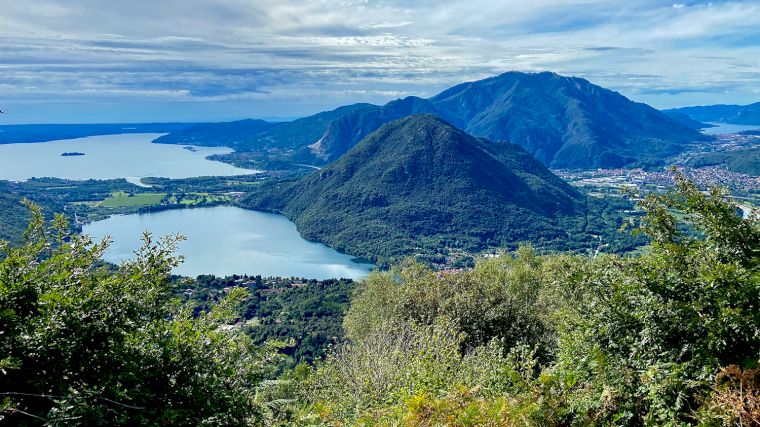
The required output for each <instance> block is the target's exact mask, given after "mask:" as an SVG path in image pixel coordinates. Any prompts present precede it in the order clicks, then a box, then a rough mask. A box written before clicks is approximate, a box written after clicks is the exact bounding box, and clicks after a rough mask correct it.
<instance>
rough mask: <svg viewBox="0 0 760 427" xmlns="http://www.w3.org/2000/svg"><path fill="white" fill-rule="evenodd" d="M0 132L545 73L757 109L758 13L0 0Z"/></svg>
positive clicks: (368, 97)
mask: <svg viewBox="0 0 760 427" xmlns="http://www.w3.org/2000/svg"><path fill="white" fill-rule="evenodd" d="M0 10H1V11H2V13H1V14H0V69H1V70H2V74H1V76H2V77H1V78H0V109H3V110H4V111H6V113H7V114H6V115H0V124H5V123H46V122H47V123H52V122H55V123H66V122H69V123H70V122H129V121H133V122H137V121H142V122H144V121H215V120H230V119H237V118H244V117H264V118H272V117H295V116H303V115H307V114H311V113H315V112H318V111H321V110H325V109H330V108H334V107H337V106H339V105H344V104H348V103H353V102H372V103H384V102H387V101H389V100H391V99H395V98H399V97H403V96H408V95H417V96H423V97H428V96H432V95H434V94H435V93H437V92H438V91H440V90H442V89H444V88H446V87H448V86H450V85H453V84H456V83H460V82H462V81H468V80H475V79H479V78H483V77H487V76H490V75H494V74H498V73H501V72H504V71H508V70H518V71H544V70H549V71H555V72H557V73H560V74H564V75H575V76H580V77H584V78H587V79H588V80H590V81H592V82H593V83H596V84H599V85H602V86H605V87H608V88H611V89H614V90H617V91H619V92H621V93H623V94H624V95H626V96H628V97H630V98H632V99H634V100H636V101H641V102H646V103H649V104H651V105H653V106H655V107H658V108H667V107H675V106H686V105H697V104H714V103H742V104H746V103H751V102H757V101H760V1H758V0H754V1H713V2H702V1H679V2H677V3H674V2H672V1H657V0H642V1H621V0H615V1H596V0H530V1H512V0H501V1H478V0H469V1H447V0H419V1H400V0H378V1H369V0H302V1H291V0H216V1H209V0H150V1H147V0H129V1H121V0H111V1H108V2H105V1H102V0H36V1H34V2H21V1H17V0H0Z"/></svg>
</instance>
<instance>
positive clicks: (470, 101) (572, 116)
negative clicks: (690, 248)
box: [157, 72, 707, 168]
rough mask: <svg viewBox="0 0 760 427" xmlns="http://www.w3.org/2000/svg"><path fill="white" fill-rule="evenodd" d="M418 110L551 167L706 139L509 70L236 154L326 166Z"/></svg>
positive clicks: (315, 125)
mask: <svg viewBox="0 0 760 427" xmlns="http://www.w3.org/2000/svg"><path fill="white" fill-rule="evenodd" d="M418 113H431V114H436V115H438V116H440V117H442V118H444V119H445V120H446V121H448V122H449V123H451V124H453V125H455V126H457V127H459V128H460V129H462V130H465V131H466V132H468V133H470V134H472V135H475V136H481V137H485V138H488V139H491V140H506V141H510V142H513V143H516V144H519V145H521V146H522V147H524V148H525V149H526V150H527V151H528V152H529V153H530V154H532V155H534V156H536V157H537V158H538V159H539V160H540V161H541V162H542V163H544V165H546V166H550V167H553V168H597V167H619V166H624V165H629V164H660V163H662V161H663V159H664V158H666V157H668V156H672V155H675V154H678V153H679V152H680V151H681V150H682V149H683V146H684V144H687V143H690V142H692V141H699V140H704V139H707V137H705V136H704V135H702V134H701V133H699V132H698V131H697V130H695V127H694V125H693V124H689V123H684V122H683V121H681V120H676V119H674V118H672V117H669V116H667V115H665V114H663V113H662V112H660V111H658V110H656V109H654V108H652V107H650V106H648V105H646V104H641V103H636V102H633V101H631V100H629V99H628V98H625V97H624V96H622V95H620V94H618V93H617V92H613V91H610V90H607V89H604V88H602V87H599V86H596V85H593V84H591V83H590V82H588V81H587V80H585V79H581V78H576V77H563V76H559V75H557V74H554V73H548V72H544V73H536V74H529V73H519V72H507V73H504V74H501V75H499V76H496V77H491V78H488V79H483V80H478V81H475V82H469V83H462V84H459V85H456V86H454V87H452V88H449V89H447V90H445V91H443V92H441V93H440V94H438V95H436V96H434V97H432V98H430V99H423V98H419V97H407V98H403V99H398V100H395V101H391V102H389V103H388V104H386V105H384V106H382V107H380V106H376V105H371V104H355V105H352V106H347V107H342V108H339V109H336V110H332V111H330V112H325V113H320V114H317V115H314V116H310V117H306V118H303V119H299V120H296V121H293V122H287V123H281V124H277V125H274V126H273V127H272V128H270V129H269V130H265V131H263V132H261V133H257V134H255V135H251V136H250V138H249V139H247V142H245V143H241V144H240V145H239V148H238V149H239V150H262V149H272V148H276V149H279V150H280V152H279V153H278V155H280V156H282V158H283V159H285V160H287V159H290V160H291V161H297V162H302V163H310V164H315V165H323V164H326V163H329V162H330V161H333V160H335V159H337V158H338V157H340V156H341V155H342V154H343V153H345V152H346V151H347V150H348V149H350V148H351V147H352V146H353V145H355V144H356V143H357V142H359V141H360V140H361V139H362V138H363V137H364V136H366V135H368V134H369V133H371V132H373V131H375V130H376V129H378V128H379V127H380V126H382V125H383V124H385V123H388V122H389V121H392V120H395V119H398V118H402V117H406V116H409V115H411V114H418ZM275 129H276V130H277V131H276V132H275V131H274V130H275ZM296 135H297V136H298V137H296ZM172 138H173V136H172V135H168V136H166V137H162V138H160V139H159V140H157V142H168V141H169V140H170V139H172ZM175 143H183V142H179V141H178V142H175Z"/></svg>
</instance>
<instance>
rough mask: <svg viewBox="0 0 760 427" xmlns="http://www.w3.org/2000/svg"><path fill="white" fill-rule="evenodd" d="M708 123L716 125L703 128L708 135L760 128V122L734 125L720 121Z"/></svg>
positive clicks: (703, 131)
mask: <svg viewBox="0 0 760 427" xmlns="http://www.w3.org/2000/svg"><path fill="white" fill-rule="evenodd" d="M708 124H711V125H713V126H714V127H711V128H706V129H702V133H705V134H707V135H720V134H723V133H737V132H742V131H745V130H755V129H760V124H757V125H733V124H730V123H718V122H710V123H708Z"/></svg>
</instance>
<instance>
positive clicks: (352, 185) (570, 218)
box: [243, 114, 586, 260]
mask: <svg viewBox="0 0 760 427" xmlns="http://www.w3.org/2000/svg"><path fill="white" fill-rule="evenodd" d="M585 203H586V199H585V197H584V195H582V194H581V193H579V192H578V191H577V190H575V189H573V188H572V187H571V186H569V185H568V184H567V183H565V182H564V181H563V180H561V179H560V178H558V177H557V176H555V175H554V174H552V173H551V172H550V171H549V170H548V169H546V167H544V166H543V165H542V164H541V163H539V162H538V161H537V160H535V159H534V158H533V157H532V156H530V154H528V153H527V152H526V151H525V150H523V149H522V148H520V147H519V146H517V145H514V144H509V143H502V142H491V141H488V140H484V139H478V138H475V137H472V136H470V135H468V134H466V133H465V132H463V131H461V130H459V129H457V128H455V127H454V126H452V125H450V124H448V123H447V122H445V121H444V120H442V119H441V118H439V117H437V116H434V115H430V114H424V115H413V116H410V117H407V118H404V119H400V120H397V121H394V122H391V123H389V124H386V125H384V126H382V127H381V128H380V129H379V130H377V131H375V132H373V133H372V134H370V135H369V136H367V137H366V138H364V139H363V140H362V141H361V142H360V143H358V144H357V145H356V146H355V147H353V148H352V149H351V150H349V151H348V152H347V153H346V154H345V155H343V156H342V157H341V158H340V159H338V160H336V161H335V162H333V163H331V164H330V165H328V166H327V167H325V168H323V169H321V170H319V171H315V172H314V173H312V174H310V175H308V176H306V177H304V178H303V179H301V180H298V181H290V182H280V183H270V184H264V185H262V187H261V188H259V189H258V190H256V191H254V192H253V193H252V194H251V195H249V196H248V197H247V198H246V199H245V200H244V202H243V204H244V205H245V206H247V207H249V208H253V209H260V210H267V211H273V212H278V213H283V214H285V215H286V216H288V217H289V218H291V219H292V220H293V221H294V222H295V223H296V225H297V226H298V228H299V231H300V232H301V234H302V235H303V236H304V237H305V238H308V239H312V240H318V241H321V242H324V243H327V244H328V245H330V246H331V247H335V248H338V249H342V250H345V251H348V252H350V253H353V254H356V255H361V256H365V257H368V258H371V259H375V260H377V259H385V260H387V259H389V258H392V257H396V256H403V255H408V254H411V253H414V252H418V251H423V252H424V249H421V247H424V246H426V245H427V244H429V246H431V247H434V246H440V245H442V246H444V247H445V246H448V247H455V248H464V249H478V248H483V247H487V246H495V247H496V246H508V245H511V244H515V243H517V242H520V241H532V242H534V243H535V244H537V245H539V246H557V245H559V246H562V244H563V243H567V242H568V241H569V240H571V239H574V238H576V236H573V237H569V236H570V235H572V234H573V233H576V232H579V231H580V230H581V228H582V227H583V225H584V223H585V218H584V215H585V212H586V206H585Z"/></svg>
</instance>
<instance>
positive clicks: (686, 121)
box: [663, 110, 715, 130]
mask: <svg viewBox="0 0 760 427" xmlns="http://www.w3.org/2000/svg"><path fill="white" fill-rule="evenodd" d="M663 113H665V115H667V116H668V117H670V118H671V119H673V120H676V121H677V122H679V123H681V124H682V125H684V126H686V127H688V128H691V129H694V130H701V129H707V128H712V127H715V126H714V125H711V124H709V123H702V122H698V121H696V120H694V119H692V118H691V117H689V116H687V115H686V114H684V113H679V112H678V111H672V110H665V111H663Z"/></svg>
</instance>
